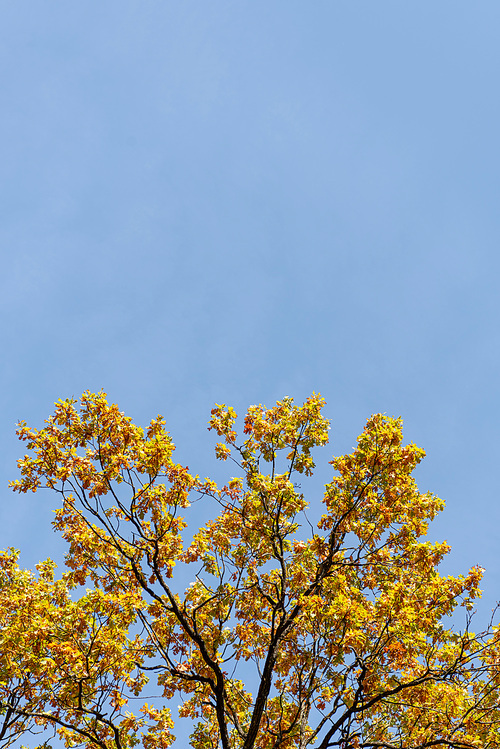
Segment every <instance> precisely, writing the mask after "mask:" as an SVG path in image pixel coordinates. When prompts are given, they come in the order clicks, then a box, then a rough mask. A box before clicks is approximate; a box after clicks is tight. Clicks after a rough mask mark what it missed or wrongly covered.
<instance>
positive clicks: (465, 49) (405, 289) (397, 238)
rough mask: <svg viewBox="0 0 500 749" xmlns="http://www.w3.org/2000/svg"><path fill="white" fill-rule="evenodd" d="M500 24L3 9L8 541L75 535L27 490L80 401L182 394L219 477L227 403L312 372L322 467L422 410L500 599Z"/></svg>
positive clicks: (415, 10) (192, 454) (421, 437)
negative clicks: (325, 422) (28, 449)
mask: <svg viewBox="0 0 500 749" xmlns="http://www.w3.org/2000/svg"><path fill="white" fill-rule="evenodd" d="M499 37H500V3H498V0H485V1H484V2H481V3H470V2H465V1H464V0H440V2H435V1H433V2H430V1H429V0H419V2H413V1H408V2H401V1H400V0H392V1H388V0H380V1H379V2H369V0H365V1H364V2H360V1H358V0H314V2H310V1H309V2H305V1H303V2H297V1H296V0H286V2H285V1H284V0H275V2H269V0H266V1H265V2H264V1H263V0H251V1H250V0H246V1H245V0H240V1H236V0H234V1H232V0H225V1H223V0H210V2H204V1H202V0H195V1H191V2H173V1H172V0H161V1H160V0H155V1H153V0H132V1H131V0H99V1H97V0H85V2H83V1H80V0H72V2H66V3H61V2H54V1H53V0H47V1H46V2H43V3H41V2H33V1H32V0H29V1H28V0H16V1H15V2H13V1H11V0H6V1H5V2H4V3H2V7H1V9H0V65H1V69H2V75H1V83H0V91H1V100H0V101H1V111H2V116H1V117H0V149H1V156H0V164H1V180H0V190H1V196H0V211H1V219H0V237H1V246H2V274H1V284H2V290H1V296H0V302H1V305H2V315H3V318H2V329H1V335H2V351H3V366H2V375H1V376H2V389H1V393H2V420H1V448H2V449H1V452H0V455H1V462H0V470H1V474H2V481H3V487H4V489H3V497H4V501H3V502H2V504H1V517H0V546H11V545H12V546H15V547H18V548H21V549H22V550H23V555H22V561H23V562H24V564H26V565H29V566H31V565H33V564H34V563H35V562H36V561H37V560H38V559H40V558H44V557H46V556H47V555H53V556H56V557H57V555H58V554H59V551H58V549H59V548H60V547H59V546H58V545H57V541H56V538H55V537H54V535H53V534H52V531H51V528H50V518H51V509H52V507H53V506H54V500H53V498H52V497H50V496H49V495H48V494H41V495H36V496H23V497H19V496H17V495H12V494H11V493H10V491H9V490H8V489H7V488H6V485H7V481H8V480H9V479H11V478H14V477H15V476H16V474H17V471H16V467H15V460H16V458H17V457H18V456H19V455H20V453H21V452H22V447H21V445H20V444H18V443H17V441H16V438H15V436H14V428H15V423H16V421H17V420H19V419H26V420H27V421H28V423H30V424H33V425H37V426H38V425H41V423H42V421H43V419H44V418H46V417H47V416H48V415H49V413H50V412H51V409H52V405H53V402H54V401H55V400H56V399H58V398H60V397H67V396H70V395H76V396H77V395H79V394H80V393H81V392H82V391H83V390H85V389H91V390H97V389H100V388H103V389H105V390H106V391H107V392H108V394H109V397H110V398H111V399H112V400H113V401H115V402H118V403H119V404H120V406H121V408H122V409H123V410H125V411H126V412H128V413H129V414H130V415H132V416H133V417H134V419H135V420H137V421H138V422H139V423H141V424H146V423H147V422H148V421H149V419H150V418H151V417H152V416H154V415H156V414H157V413H158V412H161V413H163V414H164V415H165V417H166V418H167V422H168V427H169V429H170V431H171V433H172V435H173V437H174V440H175V441H176V443H177V444H178V446H179V457H180V459H181V460H183V462H185V463H189V466H190V468H191V470H193V471H195V472H200V473H202V474H203V475H206V474H207V473H209V472H210V470H211V466H212V453H211V450H212V447H211V446H212V443H213V439H212V437H211V435H209V434H208V433H207V432H206V422H207V420H208V416H209V411H210V408H211V406H212V404H213V403H214V402H215V401H217V402H226V403H230V404H233V405H234V406H235V407H236V409H237V410H239V411H240V412H241V411H242V410H243V409H244V408H245V407H246V406H247V405H248V404H250V403H256V402H262V403H266V404H268V405H271V404H272V403H273V402H274V401H275V400H276V399H277V398H280V397H282V396H284V395H292V396H294V397H295V398H296V399H297V400H300V399H303V398H304V397H306V396H307V395H308V394H309V393H310V392H311V391H313V390H315V391H320V392H321V393H322V394H323V395H324V396H325V397H326V399H327V401H328V407H327V413H328V415H329V416H330V417H331V419H332V444H331V446H330V448H329V449H328V451H326V452H325V451H324V452H323V454H322V457H320V458H319V460H320V461H321V460H323V461H324V462H326V460H327V459H328V456H329V454H332V453H334V454H339V453H341V452H344V451H347V450H350V449H351V447H352V446H353V445H354V442H355V439H356V436H357V435H358V434H359V432H360V431H361V429H362V427H363V424H364V421H365V419H366V418H367V417H368V416H369V415H370V414H371V413H373V412H377V411H385V412H387V413H388V414H390V415H401V416H403V418H404V420H405V425H406V427H405V435H406V437H407V439H408V440H413V441H415V442H416V443H417V444H418V445H419V446H421V447H424V448H425V449H426V450H427V453H428V457H427V459H426V461H425V464H424V465H423V466H422V467H421V468H420V469H419V473H418V476H419V480H420V484H421V487H422V489H429V490H432V491H434V492H435V493H437V494H438V495H440V496H442V497H443V498H444V499H445V500H446V502H447V509H446V511H445V513H444V515H443V516H442V517H441V518H440V519H439V521H438V522H437V523H436V524H435V527H434V529H433V531H432V533H433V537H434V536H435V537H439V538H447V540H448V541H449V542H450V543H452V545H453V547H454V552H453V555H452V557H451V559H450V561H449V562H448V563H447V565H448V566H447V569H448V568H449V570H450V571H455V572H459V571H465V570H466V568H467V567H468V566H470V565H472V564H475V563H481V564H483V566H485V567H486V568H487V575H486V578H485V585H484V587H485V589H486V596H485V600H486V603H487V609H489V608H491V605H493V603H494V602H495V601H496V599H497V598H500V590H499V588H500V561H499V558H498V551H497V548H498V547H497V544H498V534H497V528H498V525H499V501H498V479H497V476H498V454H499V451H500V440H499V430H498V419H499V398H498V387H499V385H498V383H499V365H500V354H499V311H500V309H499V297H498V291H497V289H498V283H499V280H498V279H499V271H500V247H499V239H500V199H499V198H500V196H499V191H500V190H499V188H500V176H499V175H500V151H499V133H500V121H499V120H500V98H499V93H498V91H499V84H498V79H499V72H500V45H499ZM322 475H323V474H322ZM328 476H329V474H328V471H327V470H324V477H325V480H326V479H327V478H328ZM311 500H312V501H313V502H317V501H318V499H317V495H315V496H313V497H311Z"/></svg>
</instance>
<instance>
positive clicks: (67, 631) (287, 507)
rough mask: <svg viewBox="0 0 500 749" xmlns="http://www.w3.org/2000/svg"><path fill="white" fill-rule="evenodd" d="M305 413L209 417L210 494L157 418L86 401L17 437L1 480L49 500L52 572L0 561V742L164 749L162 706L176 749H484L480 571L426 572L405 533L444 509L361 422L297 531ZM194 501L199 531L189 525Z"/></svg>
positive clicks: (381, 423)
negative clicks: (38, 739) (316, 511)
mask: <svg viewBox="0 0 500 749" xmlns="http://www.w3.org/2000/svg"><path fill="white" fill-rule="evenodd" d="M323 405H324V401H323V400H322V398H321V397H320V396H318V395H314V394H313V395H312V396H311V397H310V398H309V399H308V400H307V401H306V402H305V403H304V404H303V405H301V406H296V405H294V403H293V401H292V399H291V398H284V399H283V400H282V401H280V402H278V403H277V404H276V406H274V407H272V408H270V409H267V408H265V407H263V406H261V405H259V406H251V407H250V408H249V409H248V412H247V414H246V416H245V419H244V429H243V436H242V437H241V438H240V439H238V436H237V432H236V429H235V423H236V413H235V412H234V410H233V409H232V408H230V407H229V408H227V407H226V406H224V405H217V406H216V407H215V408H214V409H213V411H212V416H211V419H210V422H209V428H210V429H212V430H214V431H215V432H216V433H217V435H218V436H219V438H220V439H221V441H220V442H219V443H218V444H217V445H216V448H215V452H216V456H217V458H219V459H220V460H222V461H228V462H227V463H226V465H228V466H229V467H230V469H231V470H230V473H234V474H235V476H234V477H231V478H228V480H227V483H226V485H224V486H217V484H216V483H215V482H214V481H213V480H211V479H201V478H199V477H198V476H196V475H192V474H191V473H190V472H189V471H188V469H187V468H186V467H184V466H182V465H179V464H178V463H176V462H175V461H174V459H173V453H174V445H173V443H172V440H171V438H170V436H169V434H168V433H167V432H166V430H165V422H164V420H163V419H162V418H161V417H160V416H158V417H157V418H156V419H153V421H152V422H151V424H150V425H149V427H148V429H147V430H146V431H145V432H144V431H143V430H142V429H141V428H140V427H138V426H135V425H134V424H133V423H132V421H131V419H130V418H128V417H126V416H125V415H124V414H123V413H122V412H121V411H120V410H119V409H118V407H117V406H116V405H110V404H108V402H107V400H106V397H105V394H104V393H98V394H92V393H90V392H87V393H84V395H83V396H82V398H81V400H80V401H79V402H78V401H76V400H74V399H70V400H66V401H59V402H58V403H57V404H56V407H55V412H54V415H53V416H51V417H50V418H49V419H48V420H47V422H46V423H45V426H44V428H43V429H40V430H37V429H32V428H29V427H28V426H27V425H26V424H25V423H21V424H20V425H19V431H18V434H19V437H20V439H21V440H24V441H25V442H26V443H27V447H28V450H29V454H28V455H26V456H25V457H24V458H22V459H21V460H20V461H19V467H20V471H21V478H20V479H18V480H17V481H14V482H13V484H12V486H13V488H14V490H15V491H18V492H28V491H33V492H36V491H38V490H39V489H42V488H48V489H49V490H51V491H53V492H55V493H56V494H58V495H59V498H60V504H59V507H58V509H57V510H56V513H55V520H54V527H55V529H56V530H57V531H59V532H60V533H62V535H63V537H64V539H65V540H66V541H67V544H68V550H67V555H66V560H65V563H66V570H65V571H64V573H63V574H62V576H60V577H57V576H56V574H55V565H54V563H53V562H51V561H50V560H49V561H46V562H43V563H41V564H40V565H38V566H37V570H36V572H30V571H26V570H23V569H21V568H20V567H19V566H18V562H17V553H16V552H15V551H14V550H8V551H5V552H3V553H2V554H1V556H0V626H1V630H0V633H1V634H0V636H1V644H2V647H1V654H0V721H1V724H0V743H2V742H3V746H8V745H9V744H10V743H12V742H14V741H16V740H17V739H19V738H20V737H22V736H24V735H25V734H27V733H29V732H36V731H37V730H42V731H43V730H44V729H46V728H49V727H52V728H53V729H54V730H55V731H57V732H58V733H59V735H60V736H61V737H62V739H63V740H64V741H65V743H66V746H68V747H76V746H81V747H88V748H90V747H101V749H128V748H129V747H134V746H135V745H137V744H142V746H143V747H144V749H163V748H164V747H168V746H169V745H170V744H171V743H172V741H173V740H174V734H173V727H174V726H173V720H172V717H171V714H170V710H169V703H170V701H171V699H172V698H174V697H175V698H176V702H177V703H179V702H181V703H182V704H181V708H180V716H181V717H185V718H188V719H190V721H191V722H192V725H193V732H192V734H191V740H190V744H191V746H192V747H194V749H216V747H217V748H219V747H222V749H237V748H238V749H254V748H258V749H291V748H292V747H297V749H305V748H306V747H309V746H313V745H314V746H315V747H319V749H328V748H329V747H339V749H356V748H357V747H363V748H366V749H417V748H419V749H423V748H424V747H442V748H443V749H444V747H448V748H456V749H468V748H469V747H474V748H477V749H479V748H480V749H486V748H487V747H492V748H493V747H499V746H500V730H499V725H500V724H499V721H500V715H499V698H500V693H499V680H500V673H499V662H500V661H499V658H500V638H499V635H498V633H497V630H496V629H495V627H494V626H490V627H488V628H487V629H485V630H484V631H483V632H482V633H480V634H474V633H473V632H472V631H471V624H470V612H471V610H472V608H473V606H474V599H476V598H477V597H478V596H479V594H480V591H479V588H478V585H479V583H480V579H481V573H482V570H481V568H479V567H476V568H474V569H472V570H471V571H470V572H469V573H468V574H467V575H464V576H459V577H443V576H442V575H440V573H439V571H438V567H439V564H440V562H441V560H442V559H443V557H444V555H445V554H447V552H448V551H449V547H448V546H447V544H446V543H435V544H433V543H429V542H426V541H425V540H422V539H423V538H424V537H425V534H426V531H427V526H428V522H429V521H430V520H432V519H433V518H434V517H435V515H436V513H438V512H439V511H441V510H442V509H443V502H442V501H441V500H439V499H438V498H437V497H435V496H434V495H432V494H429V493H424V494H423V493H420V492H419V491H418V488H417V486H416V483H415V481H414V479H413V478H412V471H413V470H414V468H415V467H416V465H417V464H418V463H419V462H420V461H421V459H422V457H423V456H424V452H423V451H422V450H421V449H419V448H417V447H416V446H415V445H413V444H409V445H404V444H403V439H402V425H401V420H400V419H392V418H388V417H386V416H383V415H380V414H377V415H375V416H372V417H371V418H370V419H369V420H368V422H367V424H366V426H365V428H364V430H363V432H362V434H361V436H360V437H359V439H358V442H357V447H356V448H355V449H354V450H353V452H352V453H351V454H349V455H343V456H341V457H338V458H335V459H334V460H332V461H331V462H332V466H333V477H332V479H331V481H330V483H328V484H327V485H326V487H325V491H324V495H323V497H322V499H321V501H322V503H323V509H322V512H323V515H322V517H321V519H320V520H319V523H318V524H317V526H316V527H313V525H312V524H311V522H310V520H309V519H308V516H307V507H308V505H307V501H306V499H305V496H304V494H303V493H302V492H303V490H304V489H305V487H306V484H307V479H306V477H308V476H310V475H311V474H312V472H313V469H314V462H313V457H312V450H313V448H315V447H316V446H319V445H325V444H326V443H327V441H328V429H329V425H328V421H327V420H326V419H325V418H324V417H323V415H322V412H321V409H322V407H323ZM298 480H300V482H302V483H298ZM195 500H196V501H197V502H203V503H204V502H212V504H213V507H214V511H213V512H212V517H213V519H212V520H210V522H207V523H206V524H205V525H203V526H202V527H201V528H199V527H198V526H197V525H196V526H195V527H194V528H193V529H191V530H189V529H188V527H187V522H186V518H188V517H189V516H190V515H194V517H195V519H196V514H197V513H198V508H199V507H200V505H199V504H196V505H195V506H194V512H193V508H191V511H190V509H189V508H190V504H192V503H193V502H194V501H195ZM312 501H313V502H315V503H317V504H316V505H315V507H319V498H318V499H313V500H312ZM206 515H207V516H208V513H206ZM198 517H199V513H198ZM186 579H189V580H190V582H189V585H188V586H187V588H186ZM460 607H462V608H463V611H464V619H463V627H462V628H461V629H455V628H454V627H453V626H452V624H453V621H455V620H456V614H457V608H458V609H459V608H460ZM453 612H455V616H454V618H453V621H452V619H451V618H450V617H451V615H452V614H453Z"/></svg>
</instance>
